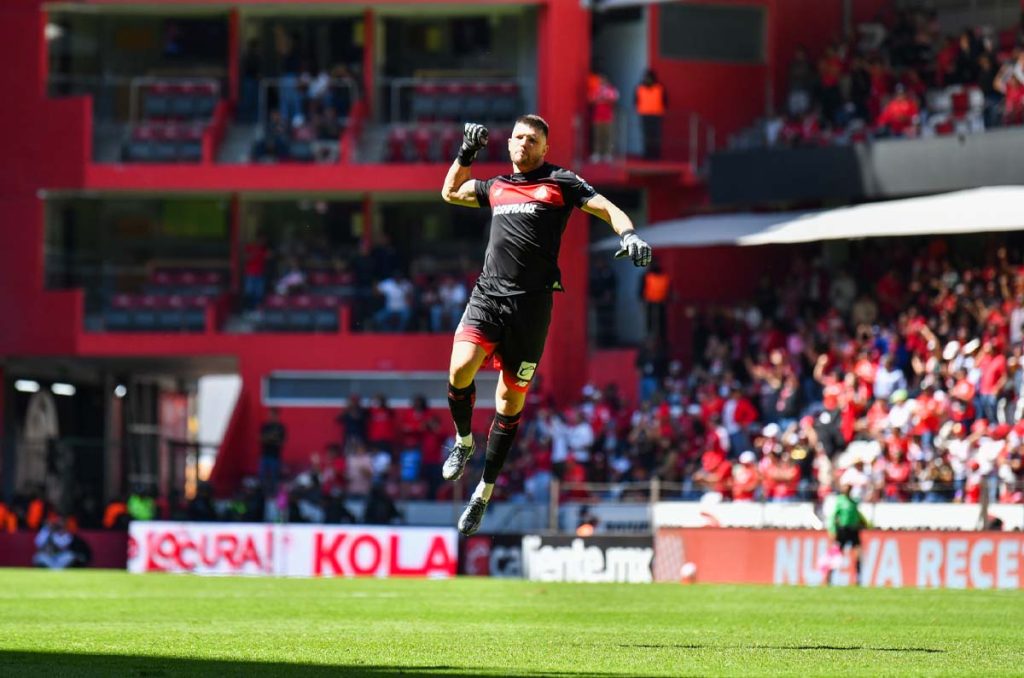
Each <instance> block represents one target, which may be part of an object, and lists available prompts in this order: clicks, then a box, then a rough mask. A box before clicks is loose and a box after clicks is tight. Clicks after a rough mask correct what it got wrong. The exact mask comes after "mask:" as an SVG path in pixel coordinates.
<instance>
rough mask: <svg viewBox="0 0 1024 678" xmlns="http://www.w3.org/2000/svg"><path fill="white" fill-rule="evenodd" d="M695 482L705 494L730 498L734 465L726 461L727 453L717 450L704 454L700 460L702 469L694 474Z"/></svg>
mask: <svg viewBox="0 0 1024 678" xmlns="http://www.w3.org/2000/svg"><path fill="white" fill-rule="evenodd" d="M693 481H694V483H696V484H697V487H699V488H701V489H702V490H704V491H705V492H717V493H718V494H720V495H722V496H723V497H725V496H728V495H729V486H730V485H731V484H732V464H730V463H729V460H728V459H726V457H725V452H722V451H721V450H715V449H710V450H707V451H706V452H704V454H703V455H702V456H701V458H700V469H698V470H697V472H696V473H694V474H693Z"/></svg>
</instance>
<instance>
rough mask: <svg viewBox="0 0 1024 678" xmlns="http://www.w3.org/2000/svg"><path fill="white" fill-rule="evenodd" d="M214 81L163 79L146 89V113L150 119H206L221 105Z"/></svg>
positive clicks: (143, 107) (144, 111)
mask: <svg viewBox="0 0 1024 678" xmlns="http://www.w3.org/2000/svg"><path fill="white" fill-rule="evenodd" d="M217 90H218V88H217V85H216V84H214V83H193V82H172V81H168V82H159V83H155V84H153V85H150V86H148V87H146V88H144V89H143V90H142V117H143V118H149V119H160V120H164V119H177V120H197V119H198V120H205V119H209V118H210V117H211V116H212V115H213V110H214V108H216V106H217V100H218V91H217Z"/></svg>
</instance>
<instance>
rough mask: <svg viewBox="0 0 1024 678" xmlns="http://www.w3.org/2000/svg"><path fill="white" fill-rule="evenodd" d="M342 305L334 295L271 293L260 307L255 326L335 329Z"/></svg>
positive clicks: (280, 329)
mask: <svg viewBox="0 0 1024 678" xmlns="http://www.w3.org/2000/svg"><path fill="white" fill-rule="evenodd" d="M341 304H342V301H341V299H340V298H339V297H334V296H313V295H309V294H300V295H297V296H283V295H278V294H275V295H271V296H269V297H267V298H266V299H265V300H264V302H263V306H262V308H261V309H260V320H259V323H258V327H259V329H261V330H264V331H272V332H337V331H338V309H339V308H340V307H341Z"/></svg>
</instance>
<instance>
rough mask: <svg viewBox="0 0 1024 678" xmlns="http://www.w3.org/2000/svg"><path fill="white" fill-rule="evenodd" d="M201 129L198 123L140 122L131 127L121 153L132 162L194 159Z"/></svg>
mask: <svg viewBox="0 0 1024 678" xmlns="http://www.w3.org/2000/svg"><path fill="white" fill-rule="evenodd" d="M204 131H205V126H204V125H202V124H178V123H153V122H144V123H141V124H139V125H136V126H135V127H134V128H133V129H132V131H131V137H130V138H129V140H128V141H127V142H125V144H124V148H123V149H122V157H123V158H124V159H125V160H129V161H132V162H198V161H200V160H202V158H203V133H204Z"/></svg>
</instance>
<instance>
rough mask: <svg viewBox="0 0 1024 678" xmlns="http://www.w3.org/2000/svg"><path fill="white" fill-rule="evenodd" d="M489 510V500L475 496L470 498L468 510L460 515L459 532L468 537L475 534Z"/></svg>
mask: <svg viewBox="0 0 1024 678" xmlns="http://www.w3.org/2000/svg"><path fill="white" fill-rule="evenodd" d="M486 510H487V500H486V499H483V498H480V497H474V498H472V499H470V500H469V504H467V505H466V510H465V511H463V512H462V515H461V516H460V517H459V532H461V533H462V534H464V535H466V536H467V537H468V536H470V535H472V534H475V533H476V531H477V530H479V529H480V523H481V522H482V521H483V519H484V512H485V511H486Z"/></svg>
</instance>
